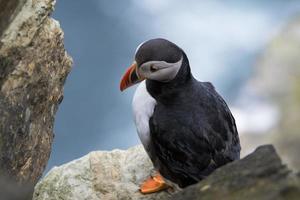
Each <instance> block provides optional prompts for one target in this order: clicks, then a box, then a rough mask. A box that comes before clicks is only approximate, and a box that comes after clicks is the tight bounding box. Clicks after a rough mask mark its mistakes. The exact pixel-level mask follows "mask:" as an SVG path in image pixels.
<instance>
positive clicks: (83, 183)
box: [33, 146, 170, 200]
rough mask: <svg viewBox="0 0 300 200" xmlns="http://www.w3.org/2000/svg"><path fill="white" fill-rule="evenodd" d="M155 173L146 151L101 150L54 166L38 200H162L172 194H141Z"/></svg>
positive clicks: (37, 193)
mask: <svg viewBox="0 0 300 200" xmlns="http://www.w3.org/2000/svg"><path fill="white" fill-rule="evenodd" d="M152 170H153V166H152V163H151V161H150V160H149V158H148V156H147V155H146V152H145V151H144V148H143V147H142V146H136V147H133V148H130V149H129V150H127V151H122V150H114V151H111V152H105V151H97V152H91V153H89V154H88V155H86V156H84V157H82V158H80V159H78V160H74V161H72V162H70V163H67V164H65V165H62V166H60V167H54V168H53V169H52V170H51V171H50V172H49V173H48V174H47V175H46V177H45V178H43V179H42V181H40V182H39V183H38V184H37V186H36V188H35V193H34V197H33V199H34V200H56V199H63V200H69V199H70V200H77V199H78V200H99V199H105V200H106V199H107V200H114V199H124V200H125V199H128V200H129V199H130V200H138V199H161V198H163V197H165V196H169V195H170V194H169V193H168V192H161V193H157V194H152V195H147V196H145V195H142V194H140V193H139V191H138V189H139V184H140V183H141V182H142V181H143V180H145V179H146V178H147V177H148V176H149V175H150V173H151V171H152Z"/></svg>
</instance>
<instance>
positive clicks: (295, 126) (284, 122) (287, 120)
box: [249, 16, 300, 170]
mask: <svg viewBox="0 0 300 200" xmlns="http://www.w3.org/2000/svg"><path fill="white" fill-rule="evenodd" d="M299 55H300V16H299V17H296V18H294V19H292V20H291V22H290V23H288V24H287V25H286V26H285V27H284V28H283V29H282V31H281V32H280V33H279V34H278V35H277V36H276V37H275V38H274V39H273V40H272V41H271V42H270V44H269V45H268V47H267V48H266V50H265V51H264V53H263V55H262V56H261V57H260V59H259V60H258V62H257V66H256V68H255V74H254V78H253V79H252V80H250V82H249V86H251V87H252V88H253V89H255V90H256V92H257V94H258V96H259V97H260V98H263V99H267V100H268V101H270V102H271V103H273V104H274V105H277V106H278V109H279V112H280V119H279V122H278V123H277V126H276V127H274V129H273V130H270V131H269V134H270V135H269V136H268V138H267V140H268V142H271V143H273V144H275V146H276V148H277V149H278V151H279V154H280V155H281V156H282V158H283V159H284V160H285V161H287V162H288V163H289V165H290V166H291V167H293V168H294V169H297V170H300V160H299V155H298V154H299V152H300V145H299V144H300V134H299V131H300V123H299V122H300V59H299Z"/></svg>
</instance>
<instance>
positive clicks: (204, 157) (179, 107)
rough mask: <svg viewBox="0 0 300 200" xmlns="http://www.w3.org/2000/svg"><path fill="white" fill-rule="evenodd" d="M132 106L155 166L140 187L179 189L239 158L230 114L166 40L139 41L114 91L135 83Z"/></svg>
mask: <svg viewBox="0 0 300 200" xmlns="http://www.w3.org/2000/svg"><path fill="white" fill-rule="evenodd" d="M138 83H139V86H138V87H137V89H136V91H135V94H134V97H133V100H132V108H133V115H134V122H135V125H136V129H137V132H138V135H139V138H140V140H141V143H142V144H143V146H144V149H145V151H146V152H147V154H148V156H149V157H150V159H151V161H152V163H153V166H154V168H155V171H156V173H155V175H153V176H149V178H148V179H146V180H145V181H144V182H143V183H142V184H141V185H140V191H141V193H143V194H149V193H154V192H159V191H162V190H165V189H166V188H168V187H169V184H168V183H167V182H168V181H171V182H173V183H176V184H177V185H178V186H179V187H181V188H184V187H187V186H189V185H192V184H195V183H197V182H199V181H201V180H203V179H204V178H205V177H207V176H208V175H209V174H211V173H212V172H213V171H214V170H215V169H217V168H218V167H221V166H223V165H225V164H227V163H229V162H232V161H234V160H238V159H240V150H241V146H240V140H239V135H238V131H237V127H236V123H235V119H234V117H233V115H232V113H231V111H230V109H229V107H228V106H227V104H226V102H225V101H224V99H223V98H222V97H221V96H220V95H219V93H218V92H217V91H216V89H215V87H214V86H213V84H212V83H210V82H202V81H198V80H197V79H196V78H195V77H194V76H193V75H192V73H191V67H190V64H189V60H188V57H187V55H186V53H185V52H184V51H183V50H182V49H181V48H180V47H179V46H177V45H176V44H175V43H172V42H170V41H169V40H167V39H163V38H155V39H150V40H148V41H145V42H143V43H142V44H140V45H139V46H138V47H137V49H136V51H135V56H134V62H133V64H132V65H131V66H130V67H129V68H128V69H127V71H126V72H125V74H124V75H123V77H122V79H121V82H120V90H121V91H124V90H125V89H127V88H129V87H131V86H133V85H135V84H138Z"/></svg>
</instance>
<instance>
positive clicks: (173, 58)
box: [135, 38, 183, 66]
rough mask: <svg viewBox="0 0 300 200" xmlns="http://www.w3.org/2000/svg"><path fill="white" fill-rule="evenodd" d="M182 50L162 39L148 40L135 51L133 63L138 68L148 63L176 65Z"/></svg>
mask: <svg viewBox="0 0 300 200" xmlns="http://www.w3.org/2000/svg"><path fill="white" fill-rule="evenodd" d="M182 52H183V51H182V50H181V48H179V47H178V46H177V45H176V44H174V43H172V42H170V41H168V40H166V39H162V38H157V39H152V40H148V41H146V42H144V43H142V44H141V45H140V46H139V47H138V48H137V50H136V54H135V61H136V62H137V65H138V66H141V65H142V64H143V63H145V62H148V61H165V62H167V63H176V62H178V61H179V60H180V59H181V58H182Z"/></svg>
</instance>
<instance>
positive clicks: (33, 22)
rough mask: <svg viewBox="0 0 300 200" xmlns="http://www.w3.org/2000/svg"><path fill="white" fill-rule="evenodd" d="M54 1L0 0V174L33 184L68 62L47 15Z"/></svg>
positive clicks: (45, 157)
mask: <svg viewBox="0 0 300 200" xmlns="http://www.w3.org/2000/svg"><path fill="white" fill-rule="evenodd" d="M54 3H55V0H34V1H32V0H9V1H7V0H0V176H2V177H0V179H5V180H10V181H15V182H17V183H20V184H28V185H30V184H35V183H36V182H37V181H38V179H39V178H40V177H41V175H42V173H43V171H44V169H45V166H46V164H47V161H48V158H49V155H50V151H51V144H52V140H53V122H54V115H55V113H56V111H57V108H58V105H59V103H60V102H61V101H62V98H63V92H62V91H63V84H64V82H65V79H66V76H67V75H68V73H69V71H70V67H71V64H72V60H71V58H70V57H69V56H68V55H67V54H66V52H65V49H64V45H63V32H62V30H61V29H60V26H59V23H58V22H57V21H55V20H54V19H52V18H50V17H49V15H50V14H51V12H52V11H53V8H54ZM3 175H5V176H6V177H3ZM0 182H1V180H0ZM15 187H16V186H15ZM2 190H3V187H1V191H0V192H1V195H3V191H2ZM1 197H3V196H1ZM23 199H24V196H23Z"/></svg>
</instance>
